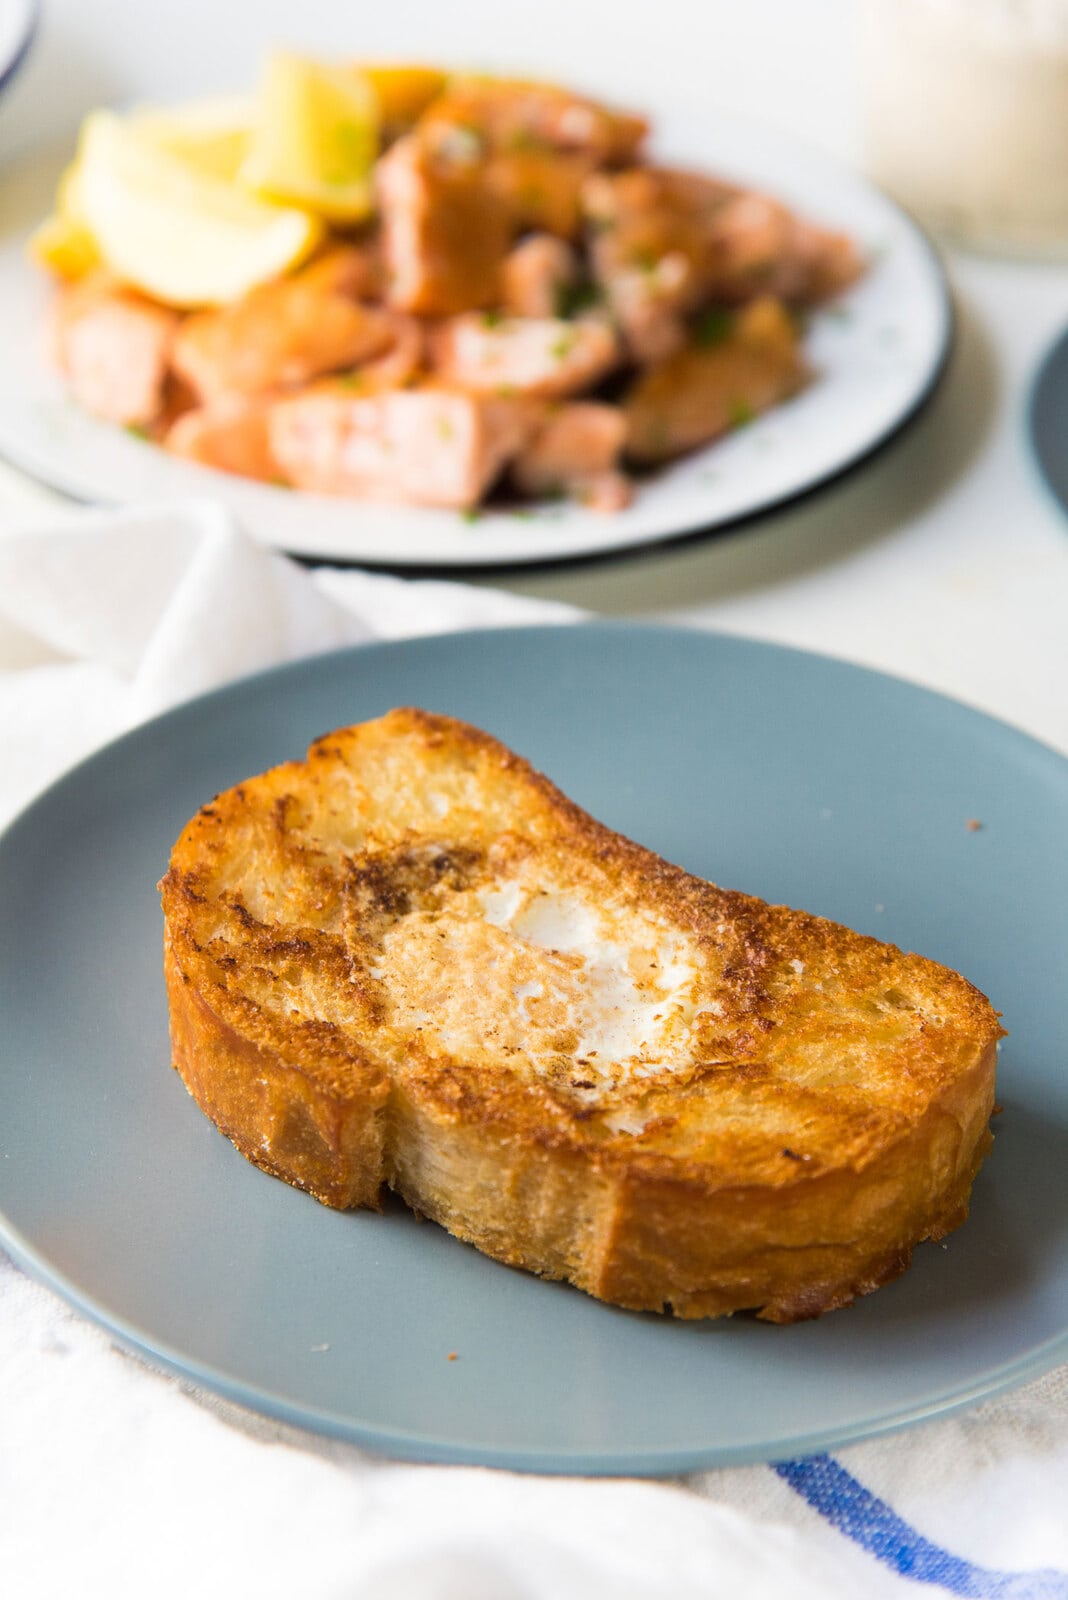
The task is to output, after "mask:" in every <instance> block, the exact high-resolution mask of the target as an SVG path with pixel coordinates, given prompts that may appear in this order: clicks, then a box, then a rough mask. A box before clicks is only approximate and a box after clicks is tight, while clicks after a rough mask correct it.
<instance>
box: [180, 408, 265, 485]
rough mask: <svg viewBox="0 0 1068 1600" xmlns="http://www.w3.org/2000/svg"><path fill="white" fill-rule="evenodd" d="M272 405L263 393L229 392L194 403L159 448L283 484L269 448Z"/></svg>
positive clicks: (202, 463) (203, 462) (263, 480)
mask: <svg viewBox="0 0 1068 1600" xmlns="http://www.w3.org/2000/svg"><path fill="white" fill-rule="evenodd" d="M272 404H273V401H272V400H270V399H265V398H264V397H263V396H262V395H253V396H251V397H247V396H244V395H231V396H228V397H227V398H226V399H223V400H218V401H216V402H215V404H214V405H210V406H194V407H193V408H192V409H191V410H189V411H185V412H183V413H182V415H181V416H180V417H178V419H177V420H176V421H175V422H173V423H172V424H171V426H170V427H169V428H168V429H167V431H166V433H165V434H164V436H163V440H162V443H163V447H164V449H165V450H169V451H170V452H171V454H172V455H176V456H184V457H185V459H186V460H187V461H196V462H197V463H199V465H200V466H202V467H214V468H216V470H217V471H219V472H232V473H234V474H236V476H237V477H239V478H255V479H258V480H259V481H260V482H266V483H277V482H282V481H284V480H283V479H282V470H281V468H280V467H279V465H278V462H277V461H276V460H275V456H274V452H273V450H272V449H271V439H270V427H269V419H270V410H271V405H272Z"/></svg>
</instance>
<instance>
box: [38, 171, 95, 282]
mask: <svg viewBox="0 0 1068 1600" xmlns="http://www.w3.org/2000/svg"><path fill="white" fill-rule="evenodd" d="M80 184H81V172H80V170H79V167H78V163H77V162H76V161H74V162H72V163H71V165H70V166H69V167H68V168H67V170H66V171H65V172H64V173H63V175H62V177H61V178H60V180H59V184H58V187H57V189H56V209H55V211H54V213H53V214H52V216H50V217H46V219H45V220H44V222H42V223H41V225H40V227H38V228H35V229H34V231H33V233H32V234H31V235H30V241H29V247H28V248H29V253H30V258H31V260H33V261H36V262H37V264H38V266H41V267H44V268H45V269H46V270H47V271H49V272H54V273H56V274H58V276H59V277H61V278H82V277H84V276H85V274H86V273H87V272H89V271H90V270H91V269H92V268H93V267H96V266H99V265H100V251H99V250H98V249H97V244H96V240H95V239H94V238H93V235H92V233H91V232H90V230H89V228H88V226H87V224H86V221H85V216H84V213H83V210H82V205H81V196H80Z"/></svg>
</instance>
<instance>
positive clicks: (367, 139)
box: [241, 51, 379, 223]
mask: <svg viewBox="0 0 1068 1600" xmlns="http://www.w3.org/2000/svg"><path fill="white" fill-rule="evenodd" d="M378 146H379V110H378V96H377V94H376V93H375V89H374V85H373V84H372V83H371V81H370V80H369V79H368V78H367V76H366V75H365V74H364V73H363V72H361V71H360V70H359V69H358V68H356V67H335V66H326V65H324V64H323V63H321V62H317V61H309V60H307V59H306V58H304V57H302V56H295V55H290V54H288V53H285V52H281V51H280V52H276V53H275V54H274V55H272V56H269V57H268V59H267V62H266V65H265V67H264V70H263V74H262V77H261V81H260V87H259V94H258V96H257V100H256V119H255V124H254V127H253V132H252V139H251V142H250V145H249V151H248V155H247V157H246V158H245V161H244V164H243V165H242V168H241V180H242V182H244V183H245V184H247V185H248V187H249V188H250V189H252V190H253V191H254V192H255V193H256V194H259V195H265V196H269V197H270V198H271V199H274V200H283V201H289V202H294V203H296V204H298V205H301V206H306V207H308V208H309V209H310V210H312V211H315V212H317V213H318V214H319V215H320V216H323V217H326V218H327V219H328V220H329V221H331V222H340V223H345V222H360V221H362V220H363V219H364V218H365V217H367V216H368V215H369V214H370V212H371V209H372V205H373V194H372V187H371V170H372V168H373V166H374V163H375V159H376V157H377V155H378Z"/></svg>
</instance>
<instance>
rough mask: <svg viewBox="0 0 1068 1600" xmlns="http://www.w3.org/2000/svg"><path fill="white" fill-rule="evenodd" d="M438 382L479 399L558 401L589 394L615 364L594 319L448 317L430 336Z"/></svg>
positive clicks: (603, 326) (612, 343)
mask: <svg viewBox="0 0 1068 1600" xmlns="http://www.w3.org/2000/svg"><path fill="white" fill-rule="evenodd" d="M431 354H432V359H433V362H434V366H435V369H436V371H437V373H438V375H439V377H440V378H441V379H442V380H443V381H444V382H446V383H451V384H456V385H457V386H458V387H460V388H462V389H473V390H475V391H476V392H478V393H480V394H522V395H531V396H539V397H541V398H544V399H558V398H560V397H562V396H564V395H569V394H576V393H578V391H579V390H581V389H589V388H590V387H591V386H592V385H593V384H595V383H599V382H600V380H601V379H602V378H603V377H604V376H605V375H606V374H607V373H609V372H611V370H612V368H613V367H614V366H615V365H616V364H617V362H618V360H619V346H618V342H617V340H616V336H615V333H614V332H613V330H612V328H611V326H610V325H609V323H608V322H607V321H605V320H603V319H595V318H593V317H590V318H583V319H580V320H576V321H574V322H568V321H566V320H565V319H564V318H562V317H502V316H497V315H496V314H494V315H492V316H480V315H477V314H469V315H466V316H461V317H452V318H451V319H450V320H449V321H448V322H445V323H442V325H441V327H440V328H439V329H438V330H437V333H436V334H435V336H434V338H433V340H432V345H431Z"/></svg>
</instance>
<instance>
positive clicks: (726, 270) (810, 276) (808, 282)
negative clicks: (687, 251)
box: [708, 194, 862, 306]
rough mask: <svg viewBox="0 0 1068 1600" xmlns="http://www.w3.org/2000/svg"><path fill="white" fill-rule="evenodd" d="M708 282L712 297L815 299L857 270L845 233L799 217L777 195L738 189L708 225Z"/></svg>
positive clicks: (796, 302)
mask: <svg viewBox="0 0 1068 1600" xmlns="http://www.w3.org/2000/svg"><path fill="white" fill-rule="evenodd" d="M710 245H711V250H712V254H711V258H710V264H709V277H708V283H709V288H710V290H711V292H712V293H713V294H714V295H715V296H716V298H717V299H722V300H735V301H741V300H748V299H751V298H752V296H753V294H754V293H757V292H759V293H764V294H772V295H775V296H777V297H778V298H779V299H780V300H785V301H786V302H787V304H788V305H797V306H805V305H814V304H816V303H817V302H818V301H820V300H825V299H827V298H828V296H830V295H833V294H837V293H839V292H840V291H841V290H842V289H845V288H847V287H848V285H849V284H851V283H852V282H853V281H854V280H855V279H856V278H858V277H859V276H860V273H861V271H862V262H861V259H860V256H859V254H858V253H857V250H856V247H855V246H854V245H853V243H852V241H851V240H850V239H848V238H846V236H845V235H844V234H840V233H832V232H830V231H829V230H827V229H825V228H820V227H817V226H816V225H815V224H814V223H810V222H806V221H803V220H802V219H801V218H799V217H797V216H795V215H794V214H793V212H791V211H789V210H788V209H787V208H786V206H784V205H782V204H781V203H780V202H779V201H777V200H772V199H770V198H769V197H768V196H766V195H762V194H739V195H736V196H734V197H732V198H731V199H730V200H728V201H727V202H726V203H725V204H724V205H723V206H722V207H721V208H720V209H719V211H718V212H717V214H716V216H715V218H714V220H713V222H712V225H711V228H710Z"/></svg>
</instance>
